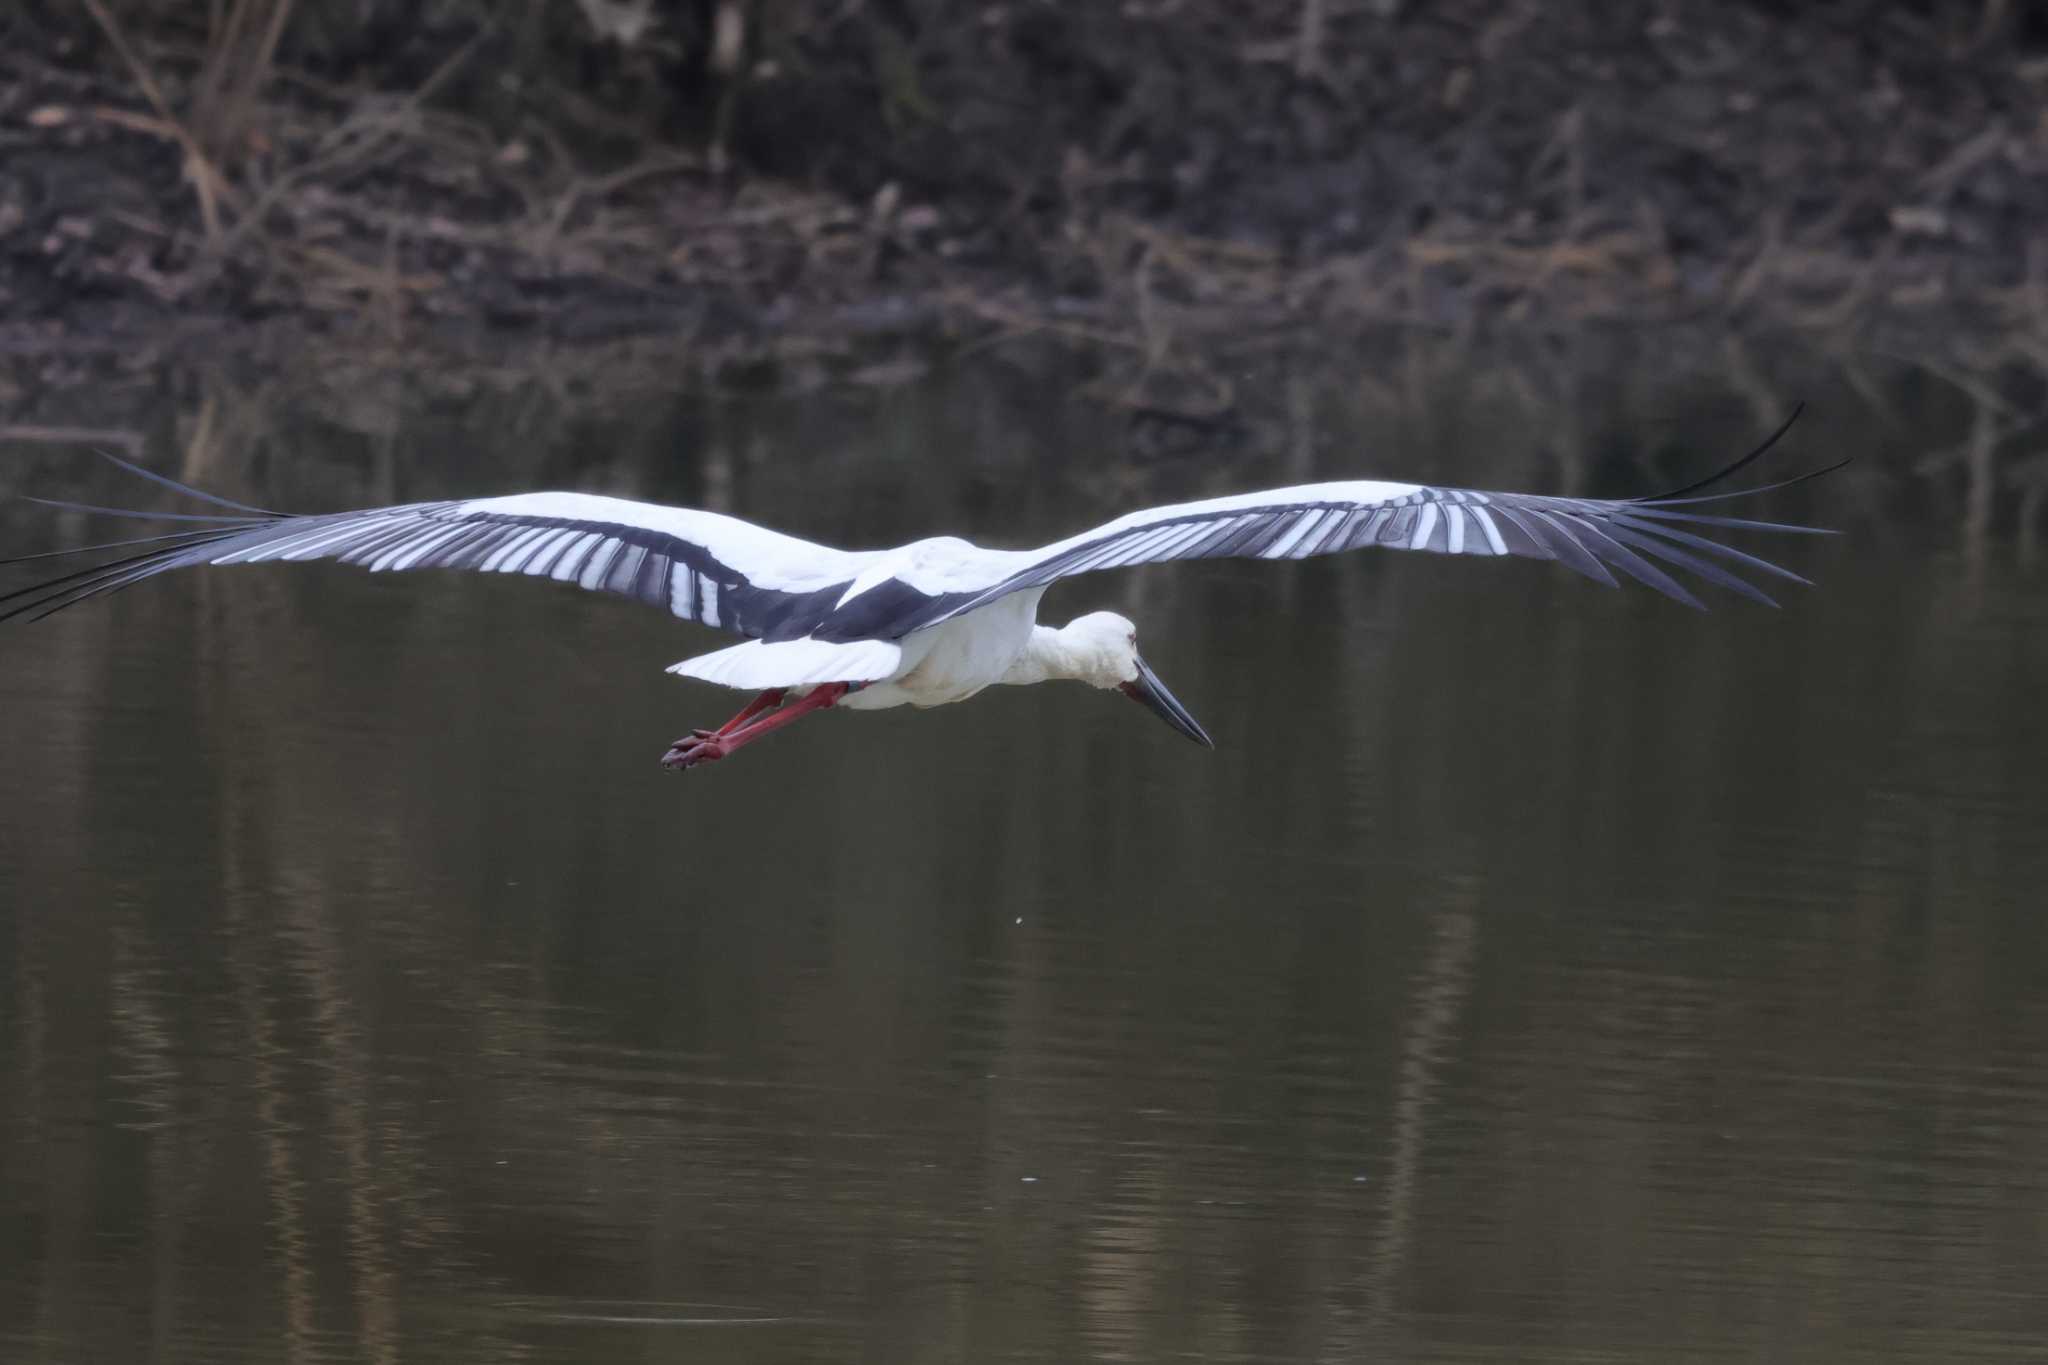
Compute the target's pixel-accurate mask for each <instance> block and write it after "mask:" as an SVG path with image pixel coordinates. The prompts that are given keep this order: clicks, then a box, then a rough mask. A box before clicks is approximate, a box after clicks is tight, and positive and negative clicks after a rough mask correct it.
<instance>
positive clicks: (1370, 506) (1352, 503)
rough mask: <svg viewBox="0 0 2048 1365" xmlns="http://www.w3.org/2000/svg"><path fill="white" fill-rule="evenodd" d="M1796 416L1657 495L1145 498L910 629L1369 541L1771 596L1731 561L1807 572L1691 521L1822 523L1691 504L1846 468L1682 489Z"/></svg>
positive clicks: (1372, 486) (1406, 492)
mask: <svg viewBox="0 0 2048 1365" xmlns="http://www.w3.org/2000/svg"><path fill="white" fill-rule="evenodd" d="M1798 415H1799V413H1798V410H1796V409H1795V410H1794V412H1793V414H1792V417H1791V418H1789V419H1787V421H1786V422H1785V425H1784V426H1781V427H1779V428H1778V430H1777V431H1776V432H1774V433H1773V434H1772V435H1771V436H1770V438H1769V439H1768V440H1766V441H1765V442H1764V443H1763V444H1762V445H1760V446H1758V447H1757V448H1756V449H1755V450H1753V451H1751V452H1750V453H1749V454H1748V455H1746V456H1745V457H1743V458H1742V459H1741V460H1738V461H1737V462H1736V463H1734V464H1732V465H1730V466H1729V467H1728V468H1726V469H1724V470H1722V471H1721V472H1719V473H1718V474H1715V475H1713V476H1712V477H1711V478H1708V479H1704V480H1701V481H1700V482H1699V483H1696V484H1692V485H1689V486H1687V487H1685V488H1680V489H1675V490H1673V491H1672V492H1670V493H1666V494H1660V495H1657V496H1655V497H1648V498H1632V499H1625V498H1564V497H1548V496H1543V495H1540V494H1533V493H1492V492H1479V491H1476V490H1473V489H1465V488H1436V487H1432V486H1429V485H1427V484H1411V483H1378V482H1351V483H1319V484H1304V485H1302V486H1300V487H1296V488H1277V489H1272V490H1270V491H1268V492H1264V493H1243V494H1238V495H1236V496H1233V497H1226V498H1211V499H1208V500H1206V501H1203V502H1189V503H1181V504H1179V505H1178V506H1173V507H1154V508H1148V509H1146V510H1145V511H1142V512H1133V513H1131V514H1130V515H1128V516H1123V517H1119V518H1117V519H1116V520H1115V521H1112V522H1110V523H1108V524H1107V525H1104V526H1098V527H1096V528H1095V529H1094V530H1092V531H1084V532H1082V533H1081V534H1080V535H1077V536H1071V537H1069V538H1067V539H1066V540H1062V541H1058V542H1056V543H1054V544H1052V545H1048V546H1046V547H1045V548H1044V549H1042V550H1038V551H1036V552H1034V553H1032V554H1031V555H1029V556H1028V558H1027V560H1026V562H1025V563H1023V564H1022V565H1021V566H1019V567H1017V568H1015V569H1013V570H1012V571H1011V572H1009V573H1008V574H1007V575H1006V576H1004V577H1003V578H1002V579H1001V580H1000V581H998V582H996V583H994V584H992V585H991V586H989V587H986V588H983V589H981V590H980V591H976V592H962V593H953V594H949V595H948V596H947V597H946V598H944V599H943V600H941V601H939V602H936V603H934V604H933V608H932V610H930V611H928V612H927V613H925V615H924V616H923V617H921V618H920V619H918V620H917V621H916V622H914V623H913V624H912V625H911V627H910V628H911V629H923V628H925V627H928V626H934V625H938V624H939V623H940V622H942V621H947V620H950V619H952V618H953V617H956V616H959V615H962V614H963V613H966V612H970V611H973V610H975V609H976V608H978V607H983V606H986V605H987V604H988V603H990V602H992V601H995V600H996V599H997V598H1000V597H1004V596H1007V595H1009V594H1010V593H1015V592H1024V591H1027V590H1030V589H1033V588H1044V587H1046V586H1048V585H1050V584H1052V583H1055V582H1057V581H1059V580H1060V579H1063V578H1072V577H1074V576H1075V575H1077V574H1084V573H1093V572H1095V571H1096V570H1098V569H1121V568H1126V567H1129V566H1131V565H1134V564H1159V563H1164V562H1166V561H1169V560H1177V559H1228V558H1239V559H1306V558H1308V557H1309V556H1310V555H1327V554H1336V553H1338V552H1339V551H1342V550H1356V549H1361V548H1364V547H1366V546H1375V545H1376V546H1382V547H1384V548H1387V549H1395V550H1430V551H1435V552H1436V553H1439V554H1454V555H1520V556H1523V557H1525V558H1529V559H1553V560H1556V561H1557V562H1558V563H1560V564H1563V565H1564V566H1565V567H1567V568H1569V569H1573V570H1576V571H1577V572H1579V573H1582V574H1584V575H1585V576H1586V577H1588V578H1591V579H1594V580H1596V581H1598V582H1601V583H1605V584H1607V585H1608V586H1609V587H1613V586H1616V580H1615V577H1614V574H1613V572H1612V570H1617V569H1618V570H1620V571H1621V572H1622V573H1623V574H1625V575H1627V576H1628V577H1630V578H1633V579H1635V580H1636V581H1638V582H1640V583H1644V584H1647V585H1648V586H1650V587H1652V588H1655V589H1656V590H1657V591H1659V592H1661V593H1663V594H1665V595H1666V596H1668V597H1673V598H1676V599H1677V600H1678V601H1680V602H1683V603H1685V604H1686V605H1687V606H1691V607H1697V608H1700V609H1701V610H1705V604H1704V603H1703V602H1701V601H1700V600H1699V598H1698V597H1696V596H1694V595H1693V593H1692V592H1691V590H1690V589H1688V588H1687V587H1686V585H1685V584H1683V583H1681V582H1680V581H1679V580H1678V579H1677V578H1675V577H1673V576H1672V574H1671V573H1670V572H1668V571H1667V569H1666V568H1665V567H1664V566H1667V565H1668V566H1670V567H1671V568H1675V569H1679V570H1682V571H1684V572H1686V573H1689V574H1692V575H1693V576H1695V577H1697V578H1699V579H1701V580H1703V581H1705V582H1708V583H1712V584H1715V585H1716V586H1718V587H1722V588H1727V589H1729V590H1730V591H1732V592H1736V593H1739V594H1741V595H1742V596H1744V597H1747V598H1750V599H1751V600H1753V601H1757V602H1761V603H1763V604H1765V605H1767V606H1776V605H1777V603H1776V602H1774V601H1772V600H1771V598H1770V597H1769V596H1767V595H1766V594H1765V593H1764V592H1763V591H1762V590H1760V589H1759V588H1757V587H1755V586H1754V585H1753V584H1751V583H1749V582H1748V581H1747V580H1745V579H1743V578H1741V577H1740V576H1738V575H1737V574H1736V573H1734V572H1733V569H1732V567H1731V566H1733V567H1740V568H1744V569H1748V570H1753V571H1755V572H1757V573H1762V574H1768V575H1771V576H1773V577H1777V578H1783V579H1789V580H1791V581H1792V582H1795V583H1805V582H1806V581H1807V580H1806V579H1804V578H1802V577H1800V576H1799V575H1798V574H1796V573H1793V572H1792V571H1791V570H1789V569H1785V568H1782V567H1780V566H1779V565H1776V564H1773V563H1771V562H1770V561H1768V560H1765V559H1762V558H1759V557H1758V556H1756V555H1753V554H1750V553H1748V552H1747V551H1744V550H1739V549H1737V548H1735V547H1734V546H1732V545H1724V544H1722V543H1721V542H1719V541H1717V540H1710V539H1708V538H1707V537H1706V536H1703V535H1701V534H1699V530H1698V529H1694V528H1699V529H1711V530H1717V531H1722V530H1747V531H1786V532H1798V533H1805V534H1827V532H1823V531H1820V530H1818V528H1815V527H1810V526H1792V525H1785V524H1782V523H1778V522H1765V521H1748V520H1744V519H1742V518H1739V517H1724V516H1717V515H1713V514H1711V513H1704V512H1698V511H1694V510H1692V507H1693V505H1694V504H1698V503H1704V502H1713V501H1716V500H1717V499H1720V498H1733V497H1744V496H1747V495H1749V494H1752V493H1763V492H1767V491H1769V490H1770V489H1773V488H1782V487H1785V486H1787V485H1789V484H1793V483H1799V482H1802V481H1804V480H1806V479H1811V478H1817V477H1818V476H1819V475H1821V474H1825V473H1828V472H1830V471H1831V470H1833V469H1838V468H1840V467H1841V466H1840V465H1830V466H1829V467H1828V468H1827V469H1820V470H1815V471H1813V472H1812V473H1810V474H1803V475H1800V476H1799V477H1798V478H1794V479H1787V480H1784V481H1782V482H1780V483H1774V484H1767V485H1765V486H1763V487H1761V488H1749V489H1743V490H1741V491H1739V492H1733V493H1718V494H1712V495H1708V496H1705V497H1695V496H1687V495H1688V494H1693V493H1695V492H1696V491H1697V490H1698V489H1701V488H1705V487H1707V486H1709V485H1711V484H1714V483H1718V482H1720V481H1721V480H1722V479H1725V478H1727V477H1728V476H1729V475H1731V474H1734V473H1735V472H1736V471H1737V470H1739V469H1742V468H1743V467H1744V466H1746V465H1748V464H1749V463H1750V462H1752V461H1754V460H1756V459H1757V458H1758V457H1759V456H1761V455H1762V454H1763V453H1764V452H1765V451H1767V450H1769V449H1770V448H1771V446H1772V445H1774V444H1776V442H1777V440H1778V438H1779V437H1781V436H1783V435H1784V434H1785V432H1786V430H1787V429H1789V428H1790V427H1791V425H1792V422H1793V421H1794V420H1796V419H1797V418H1798ZM1843 463H1847V461H1843Z"/></svg>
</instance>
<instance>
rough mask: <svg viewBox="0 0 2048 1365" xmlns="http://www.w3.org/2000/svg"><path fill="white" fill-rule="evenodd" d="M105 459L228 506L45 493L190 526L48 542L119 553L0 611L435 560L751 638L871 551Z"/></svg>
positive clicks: (641, 518)
mask: <svg viewBox="0 0 2048 1365" xmlns="http://www.w3.org/2000/svg"><path fill="white" fill-rule="evenodd" d="M107 458H108V459H111V460H114V461H115V463H117V464H120V465H122V466H123V467H124V468H126V469H128V470H130V471H131V472H133V473H136V474H139V475H141V476H143V477H144V478H148V479H151V480H153V481H155V482H157V483H161V484H166V485H168V486H170V487H173V488H176V489H177V490H178V491H180V492H182V493H185V494H187V495H189V496H192V497H196V498H200V499H203V500H204V501H206V502H209V503H212V504H214V505H215V506H217V507H221V508H225V509H232V512H233V514H232V515H228V514H222V515H208V516H195V515H192V514H189V513H156V512H150V513H144V512H135V511H130V510H128V509H122V508H102V507H81V505H80V504H75V503H57V504H55V505H57V506H66V507H81V510H85V511H92V512H101V513H106V514H109V515H115V516H130V517H137V518H144V519H150V520H171V521H180V522H185V523H188V524H190V525H191V527H192V529H190V530H187V531H182V532H178V533H174V534H171V535H163V536H150V537H146V538H144V539H141V540H133V541H117V542H113V543H111V544H108V545H100V546H86V547H83V548H82V549H79V550H64V551H57V552H55V554H57V555H64V554H80V553H86V552H88V551H92V550H126V551H130V553H125V554H122V555H119V556H117V557H116V558H113V559H111V560H107V561H103V562H101V563H98V564H95V565H93V566H92V567H91V568H88V569H83V570H80V571H78V572H76V573H71V574H67V575H65V576H63V577H61V578H56V579H51V580H46V581H44V582H41V583H37V584H34V585H32V586H30V587H28V588H24V589H21V590H18V591H16V592H13V593H10V594H7V595H6V596H5V597H0V620H5V619H7V618H9V617H12V616H18V615H28V616H31V617H40V616H47V615H48V614H50V613H51V612H54V611H61V610H63V609H64V608H65V607H68V606H71V605H73V604H74V603H77V602H82V601H84V600H86V599H87V598H90V597H96V596H98V595H99V594H101V593H107V592H114V591H117V590H119V589H121V588H126V587H129V586H131V585H133V584H135V583H139V582H141V581H142V580H144V579H146V578H153V577H155V576H156V575H158V574H163V573H169V572H170V571H172V570H174V569H182V568H187V567H191V566H194V565H200V564H256V563H263V562H267V561H272V560H280V561H282V560H315V559H327V560H338V561H340V562H342V563H346V564H356V565H361V566H364V567H366V568H368V569H370V570H372V571H373V572H375V571H383V570H400V569H428V568H441V569H468V570H472V571H475V572H481V573H507V574H525V575H527V576H529V577H535V578H548V579H553V580H555V581H556V582H562V583H574V584H576V585H577V586H578V587H582V588H588V589H592V590H596V591H602V592H611V593H618V594H621V595H623V596H626V597H631V598H634V599H636V600H638V601H642V602H645V603H647V604H649V605H650V606H656V607H662V608H664V609H666V610H668V611H670V612H673V613H674V614H675V615H677V616H680V617H682V618H684V619H685V620H690V621H699V622H702V623H703V624H705V625H707V626H718V627H721V628H723V629H726V630H730V631H733V632H735V633H736V634H740V635H745V636H749V637H761V636H764V635H769V634H773V633H779V632H781V631H783V630H794V631H796V632H797V633H802V631H803V630H804V629H805V628H806V627H807V625H808V623H809V622H811V621H812V620H813V619H814V618H815V617H816V616H818V615H819V614H821V613H824V612H829V610H830V609H831V605H832V604H833V603H834V602H836V601H837V600H838V598H839V596H840V593H841V592H842V591H843V590H844V588H845V586H846V585H847V583H848V582H850V581H851V580H853V579H854V578H855V577H856V576H858V575H859V574H860V573H861V572H862V570H863V569H864V568H866V567H867V564H868V561H869V560H870V559H871V558H872V556H870V555H863V554H857V553H850V552H848V551H844V550H835V549H831V548H828V547H826V546H823V545H814V544H811V543H810V542H809V541H804V540H799V539H797V538H796V537H794V536H786V535H782V534H780V533H779V532H775V531H769V530H766V529H764V528H762V527H759V526H755V525H753V524H751V523H749V522H745V521H741V520H739V519H737V518H735V517H728V516H722V515H720V514H718V513H716V512H701V511H695V510H691V509H688V508H678V507H662V506H657V505H654V504H651V503H642V502H633V501H630V500H628V499H624V498H609V497H599V496H596V495H593V494H586V493H523V494H518V495H515V496H512V497H501V498H480V499H472V500H469V501H458V502H421V503H409V504H406V505H403V506H399V507H379V508H373V509H369V510H366V511H359V512H338V513H331V514H326V515H318V516H281V515H278V514H276V513H270V512H265V511H262V510H261V509H259V508H253V507H248V506H246V505H244V504H241V503H233V502H229V501H227V500H226V499H223V498H216V497H214V496H213V495H211V494H207V493H202V492H200V491H198V490H197V489H191V488H186V487H185V486H184V485H182V484H177V483H174V482H173V481H171V480H169V479H166V478H164V477H163V476H162V475H159V474H154V473H151V472H150V471H148V470H146V469H143V468H141V467H140V466H137V465H133V464H130V463H129V462H128V461H125V460H120V459H118V458H117V457H115V456H112V455H109V456H107ZM31 501H37V502H45V503H48V502H50V501H51V500H50V499H43V498H38V499H31ZM144 546H147V547H148V548H142V547H144ZM41 557H42V556H26V557H25V558H41Z"/></svg>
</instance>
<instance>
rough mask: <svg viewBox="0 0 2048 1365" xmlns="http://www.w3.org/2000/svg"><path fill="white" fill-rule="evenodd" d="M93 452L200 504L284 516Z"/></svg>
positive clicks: (98, 450) (110, 453)
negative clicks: (208, 503) (194, 499)
mask: <svg viewBox="0 0 2048 1365" xmlns="http://www.w3.org/2000/svg"><path fill="white" fill-rule="evenodd" d="M93 452H94V453H95V454H97V455H99V456H100V457H101V458H102V459H106V460H111V461H112V462H113V463H115V464H117V465H119V466H120V467H121V468H123V469H125V470H127V471H128V472H129V473H130V474H139V475H141V476H142V477H143V478H145V479H148V480H149V481H150V482H151V483H155V484H161V485H162V486H163V487H165V488H169V489H172V490H173V491H175V492H179V493H183V494H184V495H185V496H186V497H188V498H197V499H199V501H201V502H210V503H212V504H213V505H214V506H215V507H232V508H234V509H235V510H236V511H238V512H254V513H255V514H256V515H257V516H259V517H282V516H284V515H285V514H284V513H282V512H273V511H271V510H270V509H269V508H267V507H251V506H250V505H249V504H248V503H246V502H236V501H235V500H234V499H232V498H223V497H220V496H219V495H217V494H213V493H208V492H206V491H204V490H202V489H198V488H194V487H192V486H191V485H190V484H184V483H179V482H178V481H177V480H176V479H174V478H172V477H170V476H169V475H168V474H159V473H157V472H156V471H155V470H153V469H144V468H143V467H142V466H141V465H139V464H137V463H135V462H134V461H133V460H124V459H122V458H121V457H120V456H119V455H116V454H115V453H114V452H113V451H111V450H102V449H101V448H100V447H98V446H94V447H93Z"/></svg>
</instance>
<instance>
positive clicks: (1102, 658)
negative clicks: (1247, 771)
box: [1060, 611, 1216, 749]
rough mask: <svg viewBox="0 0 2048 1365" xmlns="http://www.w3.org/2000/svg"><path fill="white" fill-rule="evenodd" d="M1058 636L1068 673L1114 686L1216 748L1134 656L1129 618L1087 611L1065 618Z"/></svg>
mask: <svg viewBox="0 0 2048 1365" xmlns="http://www.w3.org/2000/svg"><path fill="white" fill-rule="evenodd" d="M1060 635H1061V637H1062V639H1063V642H1064V643H1065V644H1066V645H1067V647H1068V649H1069V651H1070V655H1069V657H1070V661H1071V664H1072V666H1073V676H1075V677H1077V678H1079V679H1080V680H1081V681H1083V682H1085V683H1088V684H1090V685H1092V686H1095V687H1114V688H1115V689H1116V690H1117V691H1119V692H1121V693H1123V694H1124V695H1125V696H1127V697H1129V698H1130V699H1131V700H1132V701H1134V702H1137V703H1138V704H1139V705H1140V706H1143V707H1144V708H1146V709H1147V710H1149V711H1151V712H1152V713H1153V714H1154V715H1156V716H1158V717H1159V718H1160V719H1161V720H1163V721H1165V722H1166V723H1167V724H1168V725H1171V726H1172V727H1173V728H1174V729H1176V730H1178V731H1180V733H1182V734H1183V735H1186V736H1187V737H1188V738H1189V739H1191V740H1193V741H1194V742H1195V743H1197V744H1202V745H1206V746H1207V747H1209V748H1211V749H1213V748H1215V747H1216V741H1215V740H1212V739H1210V738H1209V732H1208V731H1206V730H1204V729H1203V728H1202V726H1201V722H1199V721H1197V720H1196V719H1195V718H1194V717H1193V716H1191V715H1189V714H1188V709H1187V707H1185V706H1182V705H1181V704H1180V701H1179V700H1178V699H1177V698H1176V697H1175V696H1174V695H1173V693H1171V692H1169V691H1167V690H1166V684H1165V683H1163V682H1161V681H1159V675H1158V674H1157V673H1154V672H1153V671H1152V666H1151V665H1150V664H1148V663H1146V662H1145V660H1144V659H1143V658H1141V657H1139V654H1138V628H1137V627H1136V626H1134V625H1132V624H1131V622H1130V620H1129V618H1127V617H1123V616H1119V615H1117V614H1116V613H1115V612H1113V611H1097V612H1091V613H1089V614H1088V615H1086V616H1082V617H1079V618H1077V619H1075V620H1073V621H1070V622H1068V623H1067V628H1066V629H1065V630H1063V631H1061V632H1060Z"/></svg>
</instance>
